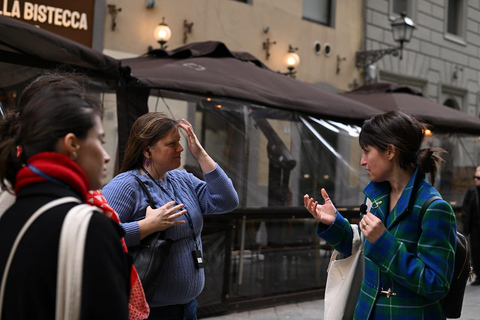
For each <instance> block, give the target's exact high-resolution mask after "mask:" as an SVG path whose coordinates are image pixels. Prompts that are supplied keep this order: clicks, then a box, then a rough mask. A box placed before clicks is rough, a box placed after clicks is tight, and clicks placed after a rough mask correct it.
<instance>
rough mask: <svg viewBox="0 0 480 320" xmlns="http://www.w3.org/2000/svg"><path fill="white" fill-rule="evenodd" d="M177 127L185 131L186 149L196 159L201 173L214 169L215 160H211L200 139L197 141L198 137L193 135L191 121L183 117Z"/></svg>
mask: <svg viewBox="0 0 480 320" xmlns="http://www.w3.org/2000/svg"><path fill="white" fill-rule="evenodd" d="M178 127H179V128H181V129H182V130H183V131H185V133H186V134H187V143H188V149H189V150H190V152H191V153H192V155H193V156H194V157H195V159H197V161H198V163H199V164H200V167H201V168H202V171H203V173H207V172H210V171H212V170H213V169H215V167H216V163H215V161H213V159H212V158H211V157H210V156H209V155H208V153H207V152H206V151H205V149H203V147H202V145H201V144H200V141H198V138H197V136H196V135H195V132H193V127H192V125H191V123H190V122H188V121H187V120H185V119H182V123H179V124H178Z"/></svg>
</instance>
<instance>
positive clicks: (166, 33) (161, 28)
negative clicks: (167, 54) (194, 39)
mask: <svg viewBox="0 0 480 320" xmlns="http://www.w3.org/2000/svg"><path fill="white" fill-rule="evenodd" d="M153 37H154V38H155V40H157V42H158V43H159V44H160V49H162V50H165V49H167V46H166V45H165V43H167V41H168V40H170V38H171V37H172V30H170V28H169V27H168V25H167V24H166V23H165V17H162V22H160V24H159V25H158V26H157V27H156V28H155V30H154V31H153Z"/></svg>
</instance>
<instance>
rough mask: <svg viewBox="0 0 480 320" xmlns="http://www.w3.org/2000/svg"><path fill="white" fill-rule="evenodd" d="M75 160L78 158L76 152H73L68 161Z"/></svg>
mask: <svg viewBox="0 0 480 320" xmlns="http://www.w3.org/2000/svg"><path fill="white" fill-rule="evenodd" d="M77 158H78V154H77V151H73V152H72V154H71V155H70V159H72V160H73V161H75V160H77Z"/></svg>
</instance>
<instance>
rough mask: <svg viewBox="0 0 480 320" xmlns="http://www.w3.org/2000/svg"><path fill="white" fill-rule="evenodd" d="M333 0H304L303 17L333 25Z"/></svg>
mask: <svg viewBox="0 0 480 320" xmlns="http://www.w3.org/2000/svg"><path fill="white" fill-rule="evenodd" d="M331 9H332V1H331V0H303V6H302V16H303V19H306V20H310V21H313V22H318V23H321V24H324V25H326V26H331V24H332V23H331V15H332V12H331V11H332V10H331Z"/></svg>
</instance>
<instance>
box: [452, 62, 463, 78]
mask: <svg viewBox="0 0 480 320" xmlns="http://www.w3.org/2000/svg"><path fill="white" fill-rule="evenodd" d="M462 71H463V67H462V66H460V65H455V67H454V68H453V73H452V81H456V80H458V74H459V73H460V72H462Z"/></svg>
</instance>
